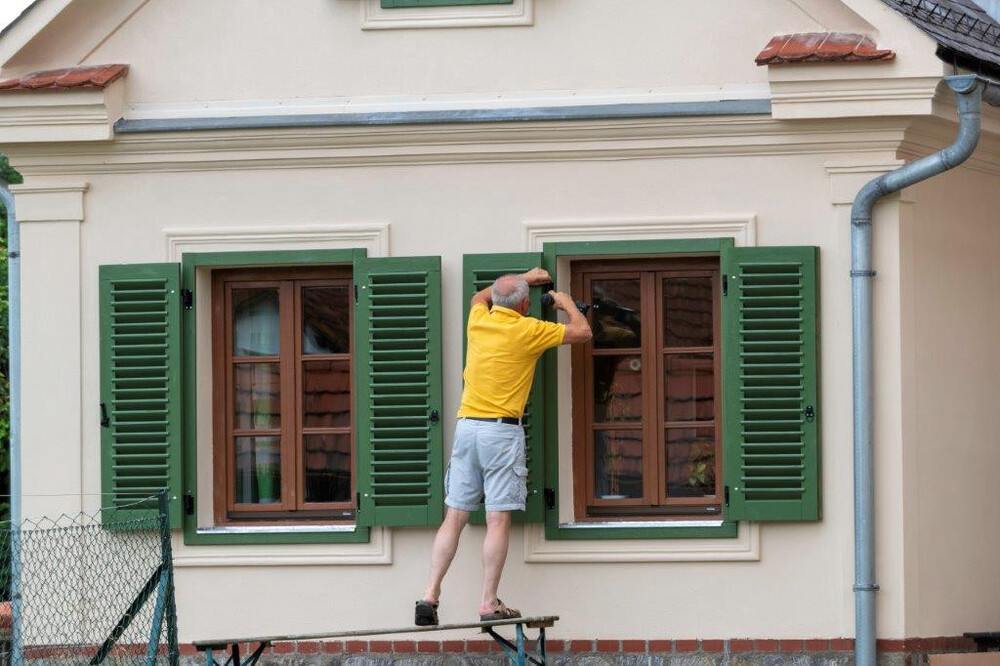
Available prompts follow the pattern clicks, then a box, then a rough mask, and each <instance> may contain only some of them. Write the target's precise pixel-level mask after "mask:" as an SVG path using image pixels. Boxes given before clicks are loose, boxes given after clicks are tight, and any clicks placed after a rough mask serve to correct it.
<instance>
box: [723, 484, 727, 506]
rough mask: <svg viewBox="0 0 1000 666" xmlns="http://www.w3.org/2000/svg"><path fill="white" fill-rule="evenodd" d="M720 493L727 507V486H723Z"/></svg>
mask: <svg viewBox="0 0 1000 666" xmlns="http://www.w3.org/2000/svg"><path fill="white" fill-rule="evenodd" d="M722 493H723V499H724V501H725V503H726V506H729V486H724V487H723V489H722Z"/></svg>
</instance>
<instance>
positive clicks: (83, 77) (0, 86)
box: [0, 65, 128, 91]
mask: <svg viewBox="0 0 1000 666" xmlns="http://www.w3.org/2000/svg"><path fill="white" fill-rule="evenodd" d="M127 72H128V65H88V66H86V67H67V68H65V69H50V70H47V71H44V72H31V73H30V74H25V75H24V76H19V77H16V78H13V79H7V80H6V81H0V91H4V90H68V89H71V88H107V87H108V86H109V85H111V84H112V83H114V82H115V81H117V80H118V79H120V78H121V77H123V76H125V74H126V73H127Z"/></svg>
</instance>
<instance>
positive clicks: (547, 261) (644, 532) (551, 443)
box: [542, 236, 739, 540]
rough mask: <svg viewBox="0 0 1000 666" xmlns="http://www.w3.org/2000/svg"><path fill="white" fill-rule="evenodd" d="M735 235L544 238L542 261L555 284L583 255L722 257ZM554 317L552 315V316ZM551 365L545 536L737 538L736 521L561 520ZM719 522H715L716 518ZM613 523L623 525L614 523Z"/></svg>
mask: <svg viewBox="0 0 1000 666" xmlns="http://www.w3.org/2000/svg"><path fill="white" fill-rule="evenodd" d="M734 245H735V241H734V239H733V238H731V237H725V236H721V237H716V238H689V237H688V238H653V239H645V240H640V239H635V240H602V241H589V240H568V241H556V242H544V243H543V244H542V257H543V265H544V266H545V267H546V268H548V270H549V272H550V273H552V274H554V275H555V276H556V280H557V284H558V283H560V282H566V281H567V280H568V278H569V276H568V275H563V274H560V272H559V262H560V261H568V260H570V259H580V258H595V257H607V258H619V257H628V256H662V257H669V256H719V255H721V253H722V249H723V247H732V246H734ZM553 316H554V314H553ZM563 360H565V362H567V363H568V362H569V359H568V358H565V359H560V362H556V363H547V364H546V366H545V409H546V414H545V423H546V431H545V487H546V488H553V489H555V490H556V492H555V506H554V508H553V509H552V510H550V511H547V512H546V514H545V538H546V540H602V539H704V538H725V539H731V538H735V537H736V536H737V535H738V533H739V530H738V526H737V522H736V521H728V520H719V521H717V523H718V524H717V525H714V526H710V527H705V526H702V524H703V522H704V521H701V520H699V521H696V522H697V523H698V526H691V525H688V524H685V523H687V522H690V521H676V522H675V524H673V525H671V524H670V522H673V521H663V524H662V526H659V525H657V526H652V525H648V524H647V525H648V526H647V525H643V526H634V523H632V524H631V525H630V524H629V523H628V522H625V523H622V521H608V522H606V523H599V524H594V523H593V522H592V521H591V522H588V523H576V522H572V523H564V522H561V521H560V518H559V504H560V502H559V500H560V495H561V494H563V489H561V488H560V487H559V481H560V478H559V476H560V474H559V472H560V464H559V427H558V424H559V393H560V392H559V383H560V382H559V374H558V373H559V366H560V365H561V364H562V363H561V362H562V361H563ZM713 522H715V521H713ZM615 523H621V526H620V527H619V526H616V525H615Z"/></svg>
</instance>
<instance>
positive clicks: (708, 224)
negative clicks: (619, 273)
mask: <svg viewBox="0 0 1000 666" xmlns="http://www.w3.org/2000/svg"><path fill="white" fill-rule="evenodd" d="M669 238H733V239H735V242H736V244H737V245H756V244H757V216H756V215H753V214H750V213H744V214H733V215H720V216H714V215H712V216H697V215H692V216H686V217H655V218H623V219H598V220H545V221H527V222H525V223H524V243H525V248H526V249H527V250H528V251H530V252H541V250H542V246H543V245H544V244H545V243H554V242H561V241H607V240H651V239H669Z"/></svg>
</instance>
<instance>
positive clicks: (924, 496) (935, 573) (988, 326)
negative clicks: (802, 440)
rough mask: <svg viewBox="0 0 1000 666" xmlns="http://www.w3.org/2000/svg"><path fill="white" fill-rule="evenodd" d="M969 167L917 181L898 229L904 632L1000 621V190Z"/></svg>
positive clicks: (986, 627) (990, 176)
mask: <svg viewBox="0 0 1000 666" xmlns="http://www.w3.org/2000/svg"><path fill="white" fill-rule="evenodd" d="M996 183H997V175H996V173H983V172H977V171H972V170H971V169H967V168H961V169H959V170H958V171H956V172H954V173H949V174H945V175H943V176H942V177H940V178H937V179H935V180H932V181H928V182H927V183H924V184H922V185H921V186H919V187H916V188H913V192H912V195H911V193H909V192H908V193H907V196H908V198H912V201H913V202H914V203H912V204H909V206H910V207H911V208H912V210H911V212H910V214H909V217H910V218H911V219H910V220H908V223H907V224H906V225H904V228H903V233H902V234H901V244H902V246H903V248H904V249H903V257H902V258H903V270H904V271H905V272H906V273H907V277H908V279H907V280H906V287H905V288H904V291H903V299H902V302H903V312H902V314H903V320H902V321H903V328H904V338H905V340H906V342H907V344H906V346H907V347H908V348H909V349H910V352H909V353H907V355H906V360H905V363H904V380H903V396H904V404H905V408H904V418H903V422H904V438H903V440H904V457H905V469H906V481H905V484H906V488H905V491H906V492H905V496H906V507H905V509H904V513H905V520H904V525H905V530H906V544H907V551H908V555H909V556H908V558H907V569H908V571H907V576H906V588H905V594H906V608H907V614H906V615H907V623H906V626H907V631H908V633H909V634H910V635H922V636H924V635H932V634H942V635H943V634H956V633H961V632H963V631H991V630H992V629H991V627H996V626H998V625H1000V608H998V607H997V604H996V602H995V600H996V599H997V598H998V597H1000V559H998V555H997V553H998V551H1000V535H998V534H997V531H996V530H995V529H993V528H992V527H993V526H994V525H997V524H998V523H1000V486H998V485H997V483H996V470H997V469H1000V446H998V445H997V442H998V435H997V433H998V432H1000V410H997V408H996V405H995V401H994V398H995V396H996V392H997V373H998V372H1000V354H998V352H997V333H998V331H1000V302H998V300H997V291H998V289H1000V263H998V262H997V258H996V253H997V251H998V250H1000V225H998V224H997V214H996V211H997V206H998V204H1000V193H998V191H997V187H996Z"/></svg>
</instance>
